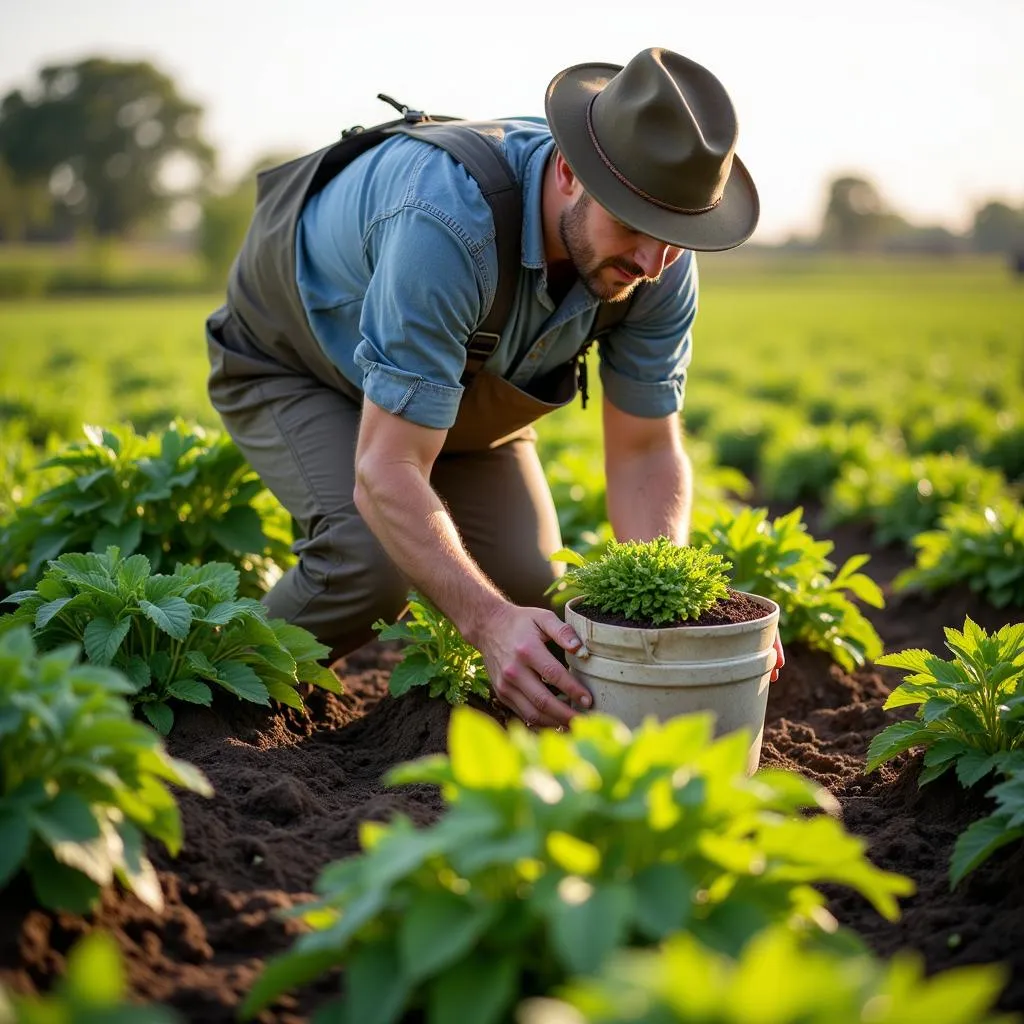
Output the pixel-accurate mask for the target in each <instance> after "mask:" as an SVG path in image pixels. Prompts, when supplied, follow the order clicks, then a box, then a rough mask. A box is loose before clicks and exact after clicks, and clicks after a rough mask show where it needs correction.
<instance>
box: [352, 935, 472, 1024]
mask: <svg viewBox="0 0 1024 1024" xmlns="http://www.w3.org/2000/svg"><path fill="white" fill-rule="evenodd" d="M345 979H346V987H347V994H346V999H345V1002H344V1006H345V1017H344V1021H345V1024H395V1022H396V1021H397V1020H398V1019H399V1017H401V1015H402V1010H403V1009H404V1007H405V1001H406V998H407V997H408V993H409V981H408V979H407V978H406V977H405V975H404V974H403V973H402V968H401V963H400V961H399V958H398V949H397V944H396V942H395V940H394V938H392V937H390V936H389V937H388V938H385V939H381V940H378V941H377V942H373V943H367V944H366V945H362V946H360V947H359V948H358V949H357V950H356V951H355V953H354V954H352V957H351V959H350V960H349V961H348V963H347V964H346V965H345ZM467 1024H469V1022H467Z"/></svg>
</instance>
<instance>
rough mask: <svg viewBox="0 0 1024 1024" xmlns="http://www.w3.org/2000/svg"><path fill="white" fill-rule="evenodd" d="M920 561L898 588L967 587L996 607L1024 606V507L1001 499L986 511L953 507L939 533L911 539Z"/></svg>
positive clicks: (901, 576) (896, 584)
mask: <svg viewBox="0 0 1024 1024" xmlns="http://www.w3.org/2000/svg"><path fill="white" fill-rule="evenodd" d="M913 545H914V547H915V548H916V549H917V558H916V561H915V563H914V565H913V567H912V568H910V569H905V570H904V571H903V572H901V573H900V574H899V575H898V576H897V577H896V579H895V580H894V582H893V587H894V589H896V590H905V589H912V588H919V589H922V590H942V589H944V588H946V587H950V586H953V585H954V584H956V583H967V584H969V585H970V588H971V590H973V591H974V592H975V593H976V594H980V595H981V596H982V597H983V598H984V599H985V600H986V601H988V602H989V603H990V604H992V605H994V606H995V607H996V608H1005V607H1006V606H1007V605H1011V604H1012V605H1024V507H1022V506H1021V504H1020V502H1011V501H1009V500H1007V501H1002V502H999V503H997V504H996V505H990V506H987V507H986V508H984V509H973V508H964V507H963V506H960V505H951V506H949V508H947V509H946V511H945V512H944V513H943V515H942V518H941V519H940V520H939V528H938V529H937V530H928V531H926V532H925V533H919V534H918V535H917V536H916V537H915V538H914V539H913Z"/></svg>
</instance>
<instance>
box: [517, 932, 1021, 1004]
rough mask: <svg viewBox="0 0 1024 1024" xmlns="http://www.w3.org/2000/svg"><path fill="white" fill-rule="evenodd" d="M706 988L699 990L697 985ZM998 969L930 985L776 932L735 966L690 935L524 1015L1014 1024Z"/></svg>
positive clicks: (903, 961)
mask: <svg viewBox="0 0 1024 1024" xmlns="http://www.w3.org/2000/svg"><path fill="white" fill-rule="evenodd" d="M698 979H699V981H698ZM1006 980H1007V978H1006V970H1005V968H1003V967H1001V966H1000V965H995V964H986V965H984V966H972V967H962V968H958V969H955V970H950V971H945V972H943V973H942V974H941V975H938V976H934V977H930V978H929V977H926V976H925V966H924V963H923V962H922V958H921V957H919V956H917V955H915V954H910V953H899V954H897V956H896V957H894V958H893V959H892V960H891V961H890V962H889V963H884V962H882V961H879V960H876V959H875V958H874V957H871V956H868V955H861V956H856V957H848V956H840V955H837V954H835V953H833V952H831V951H828V950H815V949H808V948H807V944H806V943H804V942H802V941H801V939H800V937H799V936H797V935H794V934H792V933H791V932H788V931H786V930H784V929H769V930H767V931H765V932H763V933H762V934H760V935H757V936H755V937H754V938H753V939H751V941H750V944H749V945H748V946H747V947H746V948H745V949H744V950H743V952H742V953H741V955H740V956H739V957H738V958H737V959H735V960H733V959H730V958H729V957H725V956H722V955H721V954H718V953H715V952H714V951H712V950H709V949H707V948H706V947H704V946H702V945H701V944H700V943H699V942H697V941H696V940H695V939H694V938H693V937H692V936H690V935H676V936H672V937H670V938H669V939H668V940H667V941H666V942H665V944H664V946H663V947H662V948H661V949H659V950H657V951H653V950H629V951H624V952H621V953H619V954H618V955H617V956H616V957H615V958H614V959H613V960H612V962H611V964H610V965H609V967H608V968H607V969H606V970H605V971H604V972H603V973H602V975H601V977H599V978H581V979H578V980H575V981H573V982H572V983H571V984H570V985H568V986H566V987H565V988H564V989H563V990H562V992H561V993H560V994H561V996H562V1000H560V1001H558V1002H555V1001H553V1000H552V1001H541V1000H537V1001H535V1002H534V1003H533V1004H532V1005H531V1004H530V1003H527V1004H526V1005H525V1006H524V1007H523V1012H522V1013H521V1015H520V1017H519V1020H520V1022H521V1024H764V1022H765V1021H771V1022H772V1024H862V1022H865V1021H871V1024H905V1022H907V1021H911V1020H914V1021H924V1020H927V1021H930V1022H934V1024H1011V1022H1012V1021H1013V1020H1014V1019H1015V1018H1013V1017H1010V1016H1006V1015H1003V1014H996V1013H995V1012H994V1007H995V1003H996V1000H997V998H998V996H999V993H1000V990H1001V989H1002V988H1003V986H1004V985H1005V983H1006Z"/></svg>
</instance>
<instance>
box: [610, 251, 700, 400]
mask: <svg viewBox="0 0 1024 1024" xmlns="http://www.w3.org/2000/svg"><path fill="white" fill-rule="evenodd" d="M696 314H697V262H696V260H695V259H694V256H693V253H692V252H689V251H687V252H684V253H683V254H682V255H681V256H680V257H679V259H678V260H676V262H675V263H673V264H672V266H671V267H669V268H668V269H667V270H666V271H665V273H664V274H663V275H662V277H661V280H660V281H659V282H658V284H656V285H649V286H647V287H646V288H644V289H643V290H642V291H641V292H640V293H639V294H638V295H637V297H636V299H635V300H634V301H633V303H632V305H631V307H630V310H629V313H628V315H627V316H626V319H625V320H624V321H623V322H622V323H621V324H620V325H619V326H618V327H617V328H616V329H615V330H613V331H612V332H611V334H610V335H609V337H608V338H607V340H606V341H604V342H603V343H602V344H601V349H600V352H601V386H602V388H603V389H604V393H605V395H606V396H607V398H608V400H609V401H610V402H611V403H612V405H614V406H615V407H616V408H617V409H621V410H622V411H623V412H626V413H629V414H630V415H633V416H645V417H651V418H653V417H659V416H668V415H670V414H672V413H674V412H679V411H680V410H681V409H682V408H683V401H684V398H685V393H686V372H687V368H688V367H689V364H690V357H691V353H692V342H693V338H692V333H693V322H694V319H695V317H696Z"/></svg>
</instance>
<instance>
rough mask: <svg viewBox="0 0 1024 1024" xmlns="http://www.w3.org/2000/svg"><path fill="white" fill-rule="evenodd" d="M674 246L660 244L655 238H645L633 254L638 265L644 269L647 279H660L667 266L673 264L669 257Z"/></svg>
mask: <svg viewBox="0 0 1024 1024" xmlns="http://www.w3.org/2000/svg"><path fill="white" fill-rule="evenodd" d="M672 251H673V250H672V246H670V245H666V244H665V243H664V242H659V241H658V240H657V239H655V238H645V239H643V240H642V241H641V242H640V243H639V244H638V245H637V247H636V250H635V252H634V253H633V256H634V258H635V259H636V262H637V265H638V266H641V267H643V270H644V274H645V276H647V277H652V278H654V277H659V276H660V275H661V272H662V271H663V270H664V269H665V267H666V265H667V264H668V263H669V262H671V260H670V259H669V256H670V254H671V252H672Z"/></svg>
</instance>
